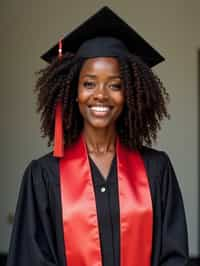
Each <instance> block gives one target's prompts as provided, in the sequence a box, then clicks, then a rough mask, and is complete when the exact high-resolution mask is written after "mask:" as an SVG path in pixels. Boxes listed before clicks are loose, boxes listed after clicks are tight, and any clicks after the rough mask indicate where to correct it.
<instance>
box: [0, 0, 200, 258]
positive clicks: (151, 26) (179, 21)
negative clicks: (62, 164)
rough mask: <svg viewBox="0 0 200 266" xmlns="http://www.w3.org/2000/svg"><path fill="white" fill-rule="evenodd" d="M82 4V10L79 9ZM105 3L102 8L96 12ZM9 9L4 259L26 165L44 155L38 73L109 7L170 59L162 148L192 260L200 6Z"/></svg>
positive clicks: (0, 237) (4, 12)
mask: <svg viewBox="0 0 200 266" xmlns="http://www.w3.org/2000/svg"><path fill="white" fill-rule="evenodd" d="M80 3H82V5H81V4H80ZM99 3H101V4H99ZM99 3H98V2H97V1H92V0H90V1H89V0H85V1H82V2H81V1H76V0H73V1H45V0H44V1H40V0H34V1H33V0H32V1H25V0H19V1H14V0H13V1H11V0H7V1H6V0H4V1H1V4H0V36H1V49H0V60H1V64H0V75H1V76H0V80H1V85H0V121H1V135H0V139H1V152H0V162H1V165H0V166H1V186H0V213H1V216H0V217H1V219H0V251H6V250H7V247H8V240H9V235H10V229H11V228H10V226H9V225H8V224H7V222H6V217H7V215H8V213H9V212H13V210H14V209H15V204H16V198H17V193H18V188H19V184H20V180H21V175H22V172H23V169H24V168H25V166H26V165H27V163H28V162H29V161H30V160H31V159H33V158H37V157H38V156H40V155H42V154H43V153H46V152H47V148H46V141H45V140H42V139H41V138H40V132H39V117H38V116H36V114H35V113H34V103H35V98H34V97H33V93H32V89H33V87H34V82H35V77H34V72H35V71H36V70H38V69H39V68H40V67H41V66H42V65H43V63H42V62H41V60H40V59H39V56H40V54H41V53H43V52H44V51H45V50H46V49H47V48H49V46H50V45H51V44H54V43H55V41H56V40H57V39H58V38H59V37H60V36H61V34H62V33H64V32H67V31H68V30H71V29H72V28H74V27H75V26H76V25H78V24H79V23H80V22H82V21H83V20H84V19H85V18H86V17H87V16H89V15H90V14H93V13H94V12H95V11H96V10H97V8H99V7H101V6H102V5H103V4H107V5H109V6H110V7H112V8H113V9H114V10H115V11H116V12H117V13H119V14H120V15H121V16H122V17H123V18H125V20H126V21H127V22H128V23H130V24H131V25H132V26H134V27H135V28H136V29H137V30H138V31H139V32H140V33H141V34H142V35H143V36H145V38H146V39H147V40H148V41H150V42H151V43H152V44H153V45H154V47H155V48H158V49H159V51H160V52H161V53H162V54H163V55H164V56H165V57H166V59H167V60H166V62H165V63H163V64H161V65H160V66H159V67H157V68H156V69H155V71H156V72H157V73H158V74H159V76H160V78H161V80H162V81H163V82H164V84H165V86H166V87H167V88H168V90H169V92H170V94H171V98H172V100H171V104H170V107H169V108H170V112H171V115H172V119H171V121H169V122H166V123H164V124H163V131H162V132H161V134H160V139H159V145H158V146H157V147H158V148H161V149H165V150H166V151H167V152H168V153H169V155H170V157H171V159H172V162H173V164H174V166H175V169H176V172H177V175H178V179H179V183H180V185H181V189H182V191H183V197H184V201H185V207H186V214H187V220H188V228H189V239H190V252H191V254H193V255H195V254H197V253H198V245H197V242H198V233H199V232H198V213H197V212H198V204H197V203H198V185H197V184H198V157H197V155H198V145H199V144H198V127H197V122H198V116H197V115H198V114H197V111H198V108H197V107H198V106H197V104H198V93H197V90H198V85H197V84H198V83H197V81H198V75H197V50H198V49H199V48H200V34H199V25H200V16H199V10H200V1H198V0H196V1H195V0H190V1H186V0H185V1H184V0H176V1H173V0H168V1H161V0H152V1H147V0H135V1H134V0H132V1H126V0H123V1H118V2H117V1H114V0H113V1H100V2H99Z"/></svg>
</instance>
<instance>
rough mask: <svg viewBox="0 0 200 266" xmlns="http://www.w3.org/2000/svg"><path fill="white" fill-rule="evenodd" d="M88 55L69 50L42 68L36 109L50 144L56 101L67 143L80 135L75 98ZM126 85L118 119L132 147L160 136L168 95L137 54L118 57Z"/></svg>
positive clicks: (118, 126)
mask: <svg viewBox="0 0 200 266" xmlns="http://www.w3.org/2000/svg"><path fill="white" fill-rule="evenodd" d="M84 61H85V59H83V58H76V57H75V56H74V55H73V54H69V53H66V54H65V55H63V57H62V59H59V58H57V59H55V60H54V61H53V63H51V64H50V65H48V66H47V67H46V68H44V69H42V70H40V71H39V72H38V73H37V74H38V75H39V77H38V80H37V83H36V88H35V90H34V92H35V93H36V94H37V112H38V113H39V112H40V113H41V132H42V133H43V135H42V137H48V146H50V145H51V144H52V142H53V139H54V119H55V107H56V103H57V101H59V100H60V101H62V103H63V127H64V141H65V145H70V144H72V143H73V142H74V141H76V139H77V138H78V137H79V135H80V133H81V131H82V129H83V118H82V116H81V114H80V112H79V108H78V104H77V102H76V97H77V87H78V79H79V73H80V70H81V67H82V65H83V64H84ZM118 61H119V64H120V72H121V76H122V79H123V83H124V87H125V104H124V108H123V111H122V113H121V115H120V117H119V118H118V120H117V123H116V129H117V133H118V136H119V138H120V141H121V142H122V143H123V144H124V145H126V146H127V147H128V148H130V149H135V148H137V149H138V148H141V146H142V145H145V144H146V145H148V146H151V145H152V143H153V142H154V141H156V139H157V133H158V130H159V129H160V128H161V125H160V123H161V120H162V119H163V118H164V117H166V118H169V114H168V111H167V108H166V104H167V103H168V101H169V95H168V93H167V92H166V89H165V88H164V86H163V84H162V82H161V81H160V79H159V78H158V77H157V76H156V75H155V74H154V73H153V72H152V70H151V69H150V68H149V67H148V66H147V65H146V64H145V63H144V62H143V61H142V60H141V59H140V58H139V57H137V56H135V55H130V56H128V57H127V58H118Z"/></svg>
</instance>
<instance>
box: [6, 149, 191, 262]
mask: <svg viewBox="0 0 200 266" xmlns="http://www.w3.org/2000/svg"><path fill="white" fill-rule="evenodd" d="M141 155H142V158H143V160H144V164H145V167H146V170H147V175H148V178H149V184H150V190H151V197H152V203H153V217H154V220H153V243H152V258H151V261H152V263H151V266H184V265H187V256H188V245H187V229H186V220H185V213H184V207H183V201H182V196H181V192H180V189H179V185H178V182H177V179H176V176H175V173H174V170H173V167H172V165H171V163H170V160H169V158H168V156H167V155H166V154H165V153H163V152H158V151H155V150H153V149H149V148H143V149H142V150H141ZM90 163H91V171H92V176H93V184H94V190H95V196H96V206H97V216H98V223H99V231H100V242H101V253H102V262H103V263H104V264H103V266H114V265H115V266H120V264H119V261H120V251H119V246H120V244H119V243H120V239H119V230H120V225H119V204H118V193H117V191H118V187H117V171H116V160H114V161H113V163H112V167H111V169H110V173H109V176H108V180H107V182H106V184H105V183H102V182H104V181H103V177H101V176H100V173H99V171H98V169H97V168H96V166H95V165H94V163H93V162H92V161H90ZM102 187H105V188H104V189H103V190H102ZM99 189H100V190H99ZM61 213H62V207H61V197H60V184H59V159H56V158H54V157H53V156H52V154H48V155H46V156H44V157H42V158H40V159H38V160H34V161H32V162H31V163H30V164H29V166H28V167H27V168H26V170H25V173H24V176H23V180H22V184H21V189H20V194H19V198H18V203H17V209H16V215H15V222H14V226H13V232H12V237H11V243H10V249H9V255H8V261H7V266H27V265H29V266H66V259H65V250H64V237H63V227H62V214H61ZM103 217H104V218H106V219H103ZM141 249H142V247H141ZM110 256H112V258H111V259H110V258H109V257H110ZM74 266H76V265H74ZM88 266H92V265H88ZM141 266H142V265H141Z"/></svg>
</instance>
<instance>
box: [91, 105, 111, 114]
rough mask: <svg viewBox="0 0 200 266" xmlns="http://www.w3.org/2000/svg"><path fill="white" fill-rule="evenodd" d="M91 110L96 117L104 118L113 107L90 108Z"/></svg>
mask: <svg viewBox="0 0 200 266" xmlns="http://www.w3.org/2000/svg"><path fill="white" fill-rule="evenodd" d="M89 109H90V111H91V113H92V114H93V115H94V116H98V117H104V116H106V115H108V114H109V112H110V111H111V109H112V107H111V106H89Z"/></svg>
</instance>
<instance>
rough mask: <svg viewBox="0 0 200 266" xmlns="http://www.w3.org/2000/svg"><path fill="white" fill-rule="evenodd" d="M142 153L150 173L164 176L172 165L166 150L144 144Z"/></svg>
mask: <svg viewBox="0 0 200 266" xmlns="http://www.w3.org/2000/svg"><path fill="white" fill-rule="evenodd" d="M140 154H141V156H142V159H143V161H144V164H145V167H146V169H147V172H149V173H150V175H153V176H162V175H163V174H164V172H165V171H166V169H168V168H169V167H172V164H171V161H170V159H169V156H168V154H167V153H166V152H164V151H160V150H156V149H153V148H149V147H146V146H143V147H142V148H141V150H140Z"/></svg>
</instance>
